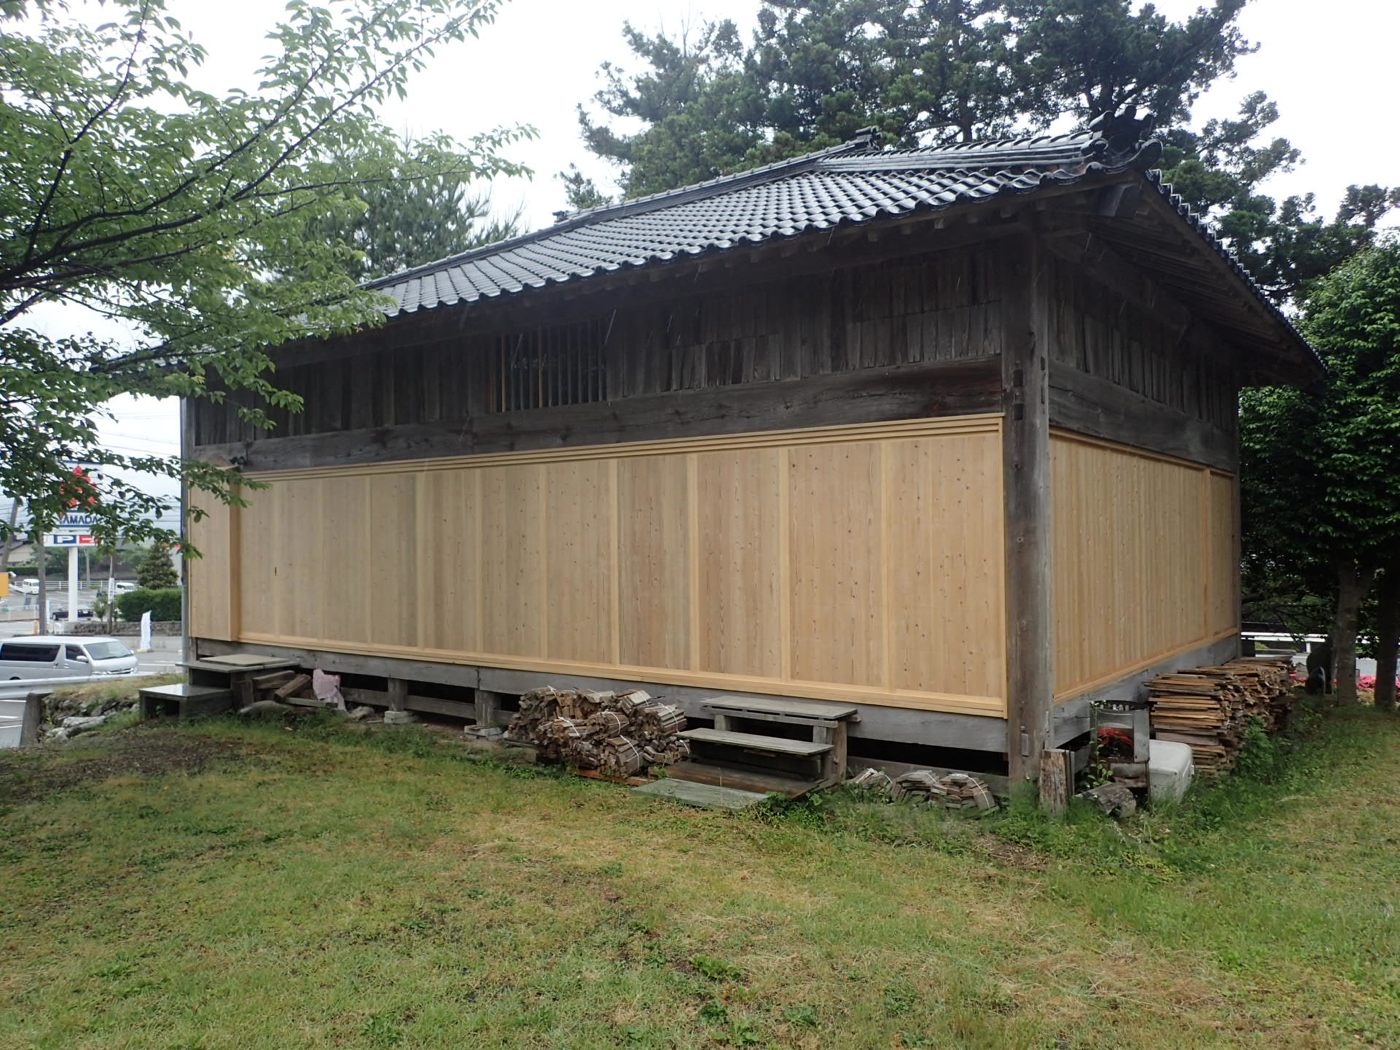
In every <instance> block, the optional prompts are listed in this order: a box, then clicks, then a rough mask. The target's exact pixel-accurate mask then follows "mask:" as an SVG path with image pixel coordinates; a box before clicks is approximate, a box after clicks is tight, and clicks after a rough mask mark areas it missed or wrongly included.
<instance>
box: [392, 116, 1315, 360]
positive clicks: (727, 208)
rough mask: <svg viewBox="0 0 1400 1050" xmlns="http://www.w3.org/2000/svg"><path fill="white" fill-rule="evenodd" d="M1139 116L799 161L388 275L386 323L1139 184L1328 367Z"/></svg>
mask: <svg viewBox="0 0 1400 1050" xmlns="http://www.w3.org/2000/svg"><path fill="white" fill-rule="evenodd" d="M1149 127H1150V124H1149V122H1147V121H1138V120H1136V119H1134V115H1133V113H1131V112H1128V113H1126V114H1122V115H1119V116H1115V117H1111V118H1110V117H1105V118H1100V119H1099V120H1097V121H1095V122H1094V123H1093V124H1091V125H1090V126H1089V128H1088V129H1085V130H1083V131H1077V132H1073V133H1069V134H1060V135H1040V136H1032V137H1023V138H1016V139H1004V140H995V141H983V142H974V143H966V144H958V145H951V146H940V147H926V148H917V149H905V150H878V149H873V148H871V145H870V141H869V139H868V138H858V139H855V140H853V141H851V142H848V143H844V144H842V145H839V146H834V147H832V148H830V149H824V150H820V151H817V152H815V153H809V154H806V155H804V156H801V157H796V158H793V159H791V160H786V161H780V162H778V163H775V164H770V165H766V166H764V167H761V168H754V169H752V170H749V171H744V172H739V173H737V174H734V175H727V176H723V177H721V178H717V179H712V180H710V181H708V182H704V183H699V184H696V185H692V186H685V187H681V188H680V189H676V190H670V191H667V192H665V193H658V194H654V195H651V196H648V197H642V198H637V199H634V200H630V201H625V202H622V203H620V204H614V205H608V206H605V207H601V208H595V209H591V210H589V211H584V212H580V213H577V214H575V215H572V216H569V217H568V218H567V219H565V220H564V221H562V222H559V223H556V224H555V225H553V226H549V227H546V228H544V229H541V230H538V231H535V232H532V233H528V234H524V235H521V236H518V237H513V238H510V239H508V240H503V241H499V242H496V243H495V244H491V245H487V246H484V247H481V248H477V249H474V250H472V251H469V252H464V253H461V254H460V255H455V256H452V257H450V258H447V259H443V260H440V261H438V262H434V263H429V264H426V265H424V266H419V267H415V268H413V269H410V270H405V271H402V272H400V273H395V274H390V275H388V276H386V277H382V278H379V279H377V280H375V281H371V282H369V283H368V284H367V285H366V287H367V288H370V289H374V290H377V291H380V292H383V293H385V295H386V296H387V297H388V300H389V302H388V305H387V306H386V312H387V313H388V315H389V316H390V317H395V316H399V315H403V314H413V313H416V312H419V311H424V310H433V309H438V308H441V307H450V306H454V305H467V304H471V303H476V302H479V301H482V300H491V299H497V298H503V297H511V296H515V295H520V294H523V293H526V292H530V291H532V290H536V289H542V288H545V287H548V286H551V285H559V284H564V283H567V282H579V281H586V280H588V279H589V278H591V277H595V276H599V275H602V274H607V273H616V272H618V271H625V270H629V269H642V268H646V267H652V266H663V265H667V264H670V263H673V262H675V261H677V260H683V259H694V258H697V257H701V256H705V255H708V254H711V253H715V252H724V251H728V250H731V249H733V248H737V247H741V246H746V245H747V246H751V245H755V244H759V243H763V242H765V241H768V240H773V239H777V238H783V237H794V236H798V235H800V234H803V233H808V232H811V231H816V230H835V229H838V228H841V227H845V226H853V225H858V224H862V223H869V222H874V221H879V220H883V219H890V218H895V217H901V216H902V217H907V216H909V215H912V214H915V213H918V212H921V211H928V212H931V211H937V210H942V209H947V208H950V207H953V206H954V205H966V204H981V203H985V202H991V201H995V200H1001V199H1005V198H1008V197H1018V196H1026V195H1030V194H1034V193H1036V192H1038V191H1043V190H1045V189H1048V188H1051V187H1070V186H1073V185H1074V184H1076V183H1079V182H1081V181H1084V180H1086V179H1089V178H1091V177H1092V178H1104V177H1109V178H1111V177H1113V176H1118V175H1122V174H1124V173H1137V174H1138V176H1139V177H1141V178H1142V179H1143V180H1145V181H1146V182H1147V183H1148V184H1149V185H1150V186H1151V187H1152V188H1153V189H1154V190H1155V191H1156V192H1157V193H1159V194H1161V196H1162V197H1163V198H1164V199H1165V200H1166V201H1167V203H1168V204H1169V205H1170V207H1171V210H1172V211H1174V212H1175V214H1176V215H1177V216H1179V218H1180V220H1181V222H1182V223H1184V224H1185V226H1186V227H1187V228H1188V230H1189V231H1190V233H1191V234H1192V239H1193V240H1194V241H1196V242H1197V243H1199V245H1200V248H1201V250H1202V251H1205V252H1209V253H1212V254H1213V255H1215V256H1218V257H1219V259H1221V260H1223V261H1224V262H1225V264H1226V266H1227V267H1228V269H1229V271H1230V273H1232V274H1233V276H1234V277H1235V278H1236V279H1238V280H1239V281H1240V282H1241V283H1242V285H1243V286H1244V288H1246V289H1247V290H1248V293H1249V295H1250V296H1251V297H1252V298H1253V299H1254V300H1255V302H1256V303H1257V306H1258V308H1259V309H1261V310H1263V311H1265V312H1266V313H1267V315H1268V316H1269V317H1270V319H1271V321H1272V322H1273V323H1274V324H1275V325H1277V326H1278V330H1279V331H1280V334H1281V335H1282V336H1283V337H1284V338H1283V339H1282V340H1281V342H1283V343H1286V342H1293V343H1294V344H1295V348H1296V349H1299V350H1301V351H1302V356H1303V358H1304V359H1305V360H1306V361H1309V362H1312V363H1313V364H1315V365H1316V366H1317V367H1318V368H1319V369H1320V368H1321V362H1320V360H1319V359H1318V358H1317V355H1316V353H1315V352H1314V351H1313V350H1312V348H1311V347H1310V346H1309V345H1308V343H1307V341H1306V340H1305V339H1304V338H1303V337H1302V335H1301V334H1299V333H1298V331H1297V330H1296V329H1295V328H1294V326H1293V324H1292V323H1291V321H1290V320H1289V319H1288V317H1287V316H1286V315H1285V314H1284V313H1283V312H1282V311H1281V310H1279V308H1278V307H1277V306H1275V305H1274V304H1273V302H1272V301H1270V300H1269V298H1268V296H1267V295H1266V294H1265V293H1264V291H1263V290H1262V289H1261V288H1260V286H1259V285H1258V283H1257V282H1256V281H1255V280H1254V279H1253V277H1252V276H1251V275H1250V274H1249V273H1248V271H1247V270H1245V268H1244V267H1243V266H1242V265H1241V264H1240V262H1239V261H1238V260H1237V259H1236V258H1235V257H1234V255H1233V254H1232V253H1231V252H1230V251H1229V250H1228V249H1227V248H1226V247H1225V246H1224V245H1223V244H1222V243H1221V241H1220V239H1219V238H1218V237H1216V236H1215V234H1214V233H1213V232H1212V231H1211V230H1210V228H1209V227H1208V226H1207V225H1206V224H1205V222H1204V221H1203V220H1202V219H1201V218H1200V216H1198V215H1196V214H1195V213H1194V212H1192V211H1191V209H1190V208H1189V207H1188V206H1187V205H1186V204H1185V203H1184V202H1183V201H1182V200H1181V198H1180V197H1179V196H1178V195H1176V194H1174V193H1173V192H1172V189H1171V186H1170V185H1168V184H1166V183H1164V182H1163V181H1162V177H1161V172H1160V171H1157V170H1154V169H1153V167H1152V165H1153V163H1154V162H1155V160H1156V159H1157V157H1158V156H1159V155H1160V151H1161V148H1160V144H1159V143H1157V142H1156V141H1155V140H1152V139H1149V138H1145V137H1144V134H1143V133H1144V131H1145V130H1146V129H1147V128H1149Z"/></svg>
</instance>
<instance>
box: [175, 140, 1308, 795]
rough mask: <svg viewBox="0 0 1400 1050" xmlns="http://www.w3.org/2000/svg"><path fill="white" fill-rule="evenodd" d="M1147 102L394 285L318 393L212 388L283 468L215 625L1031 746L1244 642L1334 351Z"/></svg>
mask: <svg viewBox="0 0 1400 1050" xmlns="http://www.w3.org/2000/svg"><path fill="white" fill-rule="evenodd" d="M1144 130H1146V129H1144V128H1143V127H1142V126H1141V125H1140V124H1139V123H1138V122H1136V121H1134V120H1133V119H1132V117H1131V115H1127V116H1119V117H1115V118H1106V119H1101V120H1099V121H1097V122H1096V123H1095V125H1093V126H1091V127H1090V128H1089V129H1087V130H1085V131H1082V132H1078V133H1074V134H1070V135H1062V136H1047V137H1040V138H1029V139H1018V140H1009V141H996V142H987V143H977V144H972V145H965V146H956V147H949V148H934V149H915V150H900V151H891V150H877V149H873V148H871V146H870V144H869V142H868V141H863V140H858V141H854V142H851V143H848V144H846V145H844V146H841V147H838V148H835V149H830V150H826V151H823V152H819V153H814V154H811V155H808V156H805V157H801V158H798V159H795V160H792V161H787V162H783V163H780V164H776V165H772V166H770V167H766V168H761V169H758V170H755V171H751V172H745V173H742V174H739V175H735V176H730V177H726V178H721V179H717V180H715V181H713V182H709V183H705V184H702V185H699V186H693V187H687V188H684V189H681V190H677V191H674V192H671V193H666V194H661V195H658V196H655V197H650V198H645V199H641V200H636V201H629V202H627V203H624V204H621V205H616V206H612V207H607V208H602V209H597V210H594V211H591V212H585V213H582V214H579V215H576V216H573V217H570V218H568V219H566V220H564V221H562V222H560V223H559V224H557V225H555V226H552V227H550V228H548V229H545V230H542V231H540V232H537V233H533V234H529V235H526V236H522V237H518V238H515V239H513V240H509V241H505V242H502V243H499V244H496V245H493V246H491V247H488V248H484V249H480V250H477V251H473V252H468V253H466V254H464V255H461V256H457V257H455V258H452V259H447V260H444V261H442V262H439V263H435V264H432V265H429V266H424V267H420V268H418V269H416V270H412V271H407V272H404V273H400V274H396V275H393V276H391V277H388V278H385V279H383V280H380V281H378V282H376V285H377V287H378V288H380V289H381V290H382V291H383V292H384V293H385V295H386V303H387V306H386V310H387V312H388V315H389V319H388V321H387V323H386V324H385V325H383V326H382V327H379V328H376V329H374V330H371V331H366V332H363V333H361V334H357V335H355V336H353V337H350V338H345V339H341V340H338V341H335V342H331V343H326V344H323V345H314V346H296V347H291V348H287V349H285V350H283V351H281V352H280V355H279V366H278V372H277V377H276V379H277V381H278V383H279V384H280V385H282V386H284V387H285V388H287V389H290V390H292V391H295V392H296V393H298V394H300V395H301V396H302V398H303V399H304V401H305V408H304V411H302V412H301V413H298V414H291V415H288V414H286V413H282V414H280V415H278V413H275V412H274V413H273V415H274V417H275V422H276V426H275V429H272V430H270V431H263V430H260V429H256V428H252V427H250V426H249V425H248V424H246V423H244V422H242V421H240V419H239V418H238V416H237V415H236V413H235V412H234V411H233V410H232V406H224V405H217V404H211V403H208V402H199V403H194V404H191V405H190V406H188V411H187V413H186V417H187V423H186V434H185V441H186V445H187V454H188V455H191V456H194V457H197V458H205V459H214V460H217V461H223V462H232V463H235V464H239V465H241V466H242V468H243V469H244V470H245V471H246V472H247V473H248V474H249V475H250V476H252V477H256V478H257V479H259V480H261V481H265V482H268V483H269V487H268V488H267V489H265V490H260V491H255V492H251V493H248V494H247V495H248V497H249V499H250V504H249V506H247V507H246V508H244V509H239V510H233V511H230V510H228V509H227V508H224V507H222V506H221V505H216V506H213V507H209V508H207V509H209V510H210V511H211V513H210V515H209V516H208V517H207V518H206V519H204V520H203V521H201V522H200V523H199V524H198V525H196V526H195V527H194V538H195V541H196V543H197V545H198V547H199V548H200V549H201V550H202V552H203V555H204V556H203V559H202V560H200V561H198V562H196V563H195V564H194V565H193V566H192V567H191V570H190V572H189V574H188V575H189V579H190V583H189V588H190V593H189V614H188V617H189V631H190V634H191V636H192V639H191V644H192V646H193V647H194V648H195V649H197V650H198V651H199V652H200V653H201V654H214V653H224V652H228V651H231V650H247V651H254V652H267V653H271V654H278V655H295V656H296V657H297V658H298V659H300V660H302V661H304V662H305V663H307V664H308V665H312V664H314V665H317V666H321V667H325V668H328V669H332V670H337V669H338V670H341V671H343V672H346V673H351V674H364V675H374V676H380V677H383V678H387V679H396V680H406V681H408V682H410V683H415V684H414V685H413V686H412V688H413V689H418V690H422V691H425V692H431V691H432V690H431V689H430V688H429V687H431V686H438V687H454V686H455V687H458V688H460V689H462V690H481V691H483V692H494V693H499V694H512V693H517V694H518V693H519V692H521V691H523V690H526V689H529V688H532V687H534V686H536V685H540V684H545V683H561V682H567V683H584V684H594V683H596V684H598V685H600V686H603V685H604V684H605V683H608V682H617V681H623V682H628V683H641V684H645V685H647V687H648V688H651V689H652V691H653V692H661V693H665V694H667V695H668V697H670V698H672V699H674V700H675V701H677V702H681V703H685V704H688V705H691V706H692V707H693V705H694V704H695V703H696V702H697V701H699V700H700V699H702V698H704V697H706V696H710V695H713V694H715V693H717V692H721V693H731V694H732V693H748V694H759V695H764V696H772V697H784V698H814V699H828V700H841V701H847V702H851V703H855V704H857V705H858V706H859V708H860V713H861V719H862V720H861V722H860V723H859V725H858V726H856V728H855V730H854V732H855V734H856V736H855V739H854V740H853V742H852V749H853V751H856V752H859V751H860V750H861V748H862V746H870V747H874V748H878V747H888V746H890V745H900V746H902V745H909V746H929V747H943V748H955V749H959V750H962V751H981V752H988V753H990V754H991V755H993V756H996V755H1004V756H1006V759H1007V762H1008V764H1009V766H1010V767H1011V771H1012V772H1013V774H1016V775H1019V774H1021V773H1023V772H1025V773H1028V774H1032V773H1033V769H1032V767H1033V766H1034V762H1029V763H1027V762H1026V761H1025V760H1026V759H1027V758H1029V757H1030V756H1038V754H1039V752H1040V750H1041V748H1042V747H1043V746H1053V745H1057V744H1059V743H1061V742H1063V741H1066V740H1068V739H1070V738H1072V737H1074V736H1076V735H1077V734H1080V733H1082V732H1084V731H1085V729H1086V728H1087V715H1086V710H1087V704H1088V702H1089V701H1090V700H1091V699H1093V698H1095V697H1101V696H1104V695H1110V694H1115V693H1122V692H1124V691H1131V690H1132V689H1134V688H1135V687H1136V685H1137V683H1138V682H1140V681H1141V680H1142V679H1143V678H1144V677H1145V676H1146V675H1148V674H1150V673H1154V672H1156V671H1158V670H1162V669H1171V668H1176V667H1181V666H1187V665H1192V664H1199V663H1202V662H1206V661H1216V660H1220V659H1223V658H1226V657H1229V656H1231V655H1234V654H1235V653H1236V652H1237V646H1238V604H1239V603H1238V594H1237V592H1238V573H1237V566H1238V563H1239V554H1238V543H1239V538H1238V518H1239V511H1238V485H1237V481H1236V471H1237V465H1238V452H1237V439H1236V412H1237V403H1238V394H1239V390H1240V388H1241V386H1243V385H1247V384H1252V383H1276V382H1305V381H1308V380H1309V379H1311V378H1312V377H1315V376H1316V375H1317V374H1319V371H1320V365H1319V364H1318V362H1317V359H1316V358H1315V356H1314V355H1313V353H1312V352H1311V350H1310V348H1309V347H1308V346H1307V345H1306V343H1305V342H1304V341H1303V340H1302V339H1301V338H1300V337H1299V335H1298V334H1297V333H1296V332H1295V331H1294V330H1293V329H1292V328H1291V327H1290V325H1289V324H1288V322H1287V320H1286V319H1285V318H1284V317H1283V316H1282V315H1281V314H1280V313H1279V312H1278V311H1277V310H1276V309H1274V308H1273V307H1272V306H1271V305H1270V304H1269V303H1268V302H1267V301H1266V299H1265V298H1264V297H1263V296H1262V295H1261V293H1260V292H1259V290H1258V289H1257V287H1256V286H1255V285H1254V284H1253V283H1252V281H1251V280H1250V278H1249V277H1248V275H1247V274H1246V273H1245V272H1244V271H1243V270H1242V269H1241V268H1240V266H1239V265H1238V264H1237V263H1236V262H1235V261H1234V260H1233V259H1232V258H1231V257H1230V256H1229V255H1228V254H1227V253H1226V252H1224V251H1223V250H1222V248H1221V246H1220V245H1219V243H1218V242H1217V241H1216V240H1215V239H1214V238H1213V237H1212V236H1211V235H1210V233H1209V232H1208V231H1207V230H1206V229H1205V228H1204V227H1203V226H1202V225H1201V223H1200V222H1199V220H1198V219H1196V218H1195V217H1194V216H1193V215H1191V214H1190V213H1189V212H1188V211H1187V210H1186V209H1185V208H1184V207H1183V206H1182V205H1181V204H1180V203H1179V201H1178V200H1177V199H1175V198H1174V197H1173V196H1172V194H1171V191H1170V188H1169V187H1167V186H1164V185H1162V183H1161V182H1160V178H1159V175H1158V173H1157V172H1155V171H1153V170H1151V163H1152V161H1153V159H1154V158H1155V155H1156V152H1157V150H1156V146H1155V144H1154V143H1152V142H1150V141H1148V142H1145V143H1144V142H1143V141H1142V139H1143V132H1144ZM437 692H438V694H439V695H444V694H443V690H442V689H441V688H439V689H438V690H437ZM460 695H468V694H466V693H463V694H460ZM877 741H878V742H881V743H879V744H876V743H875V742H877Z"/></svg>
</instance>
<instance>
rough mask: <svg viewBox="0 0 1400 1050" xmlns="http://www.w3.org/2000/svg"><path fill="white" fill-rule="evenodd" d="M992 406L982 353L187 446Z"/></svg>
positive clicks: (652, 429)
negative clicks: (958, 358) (591, 401)
mask: <svg viewBox="0 0 1400 1050" xmlns="http://www.w3.org/2000/svg"><path fill="white" fill-rule="evenodd" d="M1000 405H1001V377H1000V369H999V365H998V361H997V358H996V357H994V356H985V357H977V358H970V359H967V360H963V361H933V362H924V363H921V364H914V365H900V366H897V367H893V368H881V369H865V370H862V371H858V372H849V373H840V374H833V375H822V376H812V377H810V378H808V379H801V380H779V381H776V382H769V383H744V384H738V385H735V386H727V387H712V388H709V389H704V390H686V391H678V392H675V393H669V394H655V395H650V396H646V397H635V398H627V399H625V400H621V401H608V402H598V403H594V404H585V405H564V406H559V407H555V408H540V409H529V410H525V411H520V412H500V413H492V414H487V415H480V416H475V417H472V418H470V419H459V420H453V421H447V422H439V423H418V424H408V425H404V426H397V427H378V428H365V429H359V430H344V431H337V432H333V433H325V434H308V435H303V436H299V437H281V438H265V439H263V440H260V441H251V442H237V443H228V444H222V445H201V446H198V447H197V448H196V449H195V452H194V454H195V456H196V458H199V459H204V460H210V461H214V462H220V461H222V462H230V463H239V464H240V465H242V466H243V467H244V469H246V470H250V471H258V470H286V469H296V468H301V467H313V466H317V467H321V466H344V465H350V464H357V463H376V462H385V461H391V460H412V459H431V458H434V457H438V456H462V455H474V454H478V453H487V452H518V451H523V450H527V449H545V448H567V447H573V446H581V445H610V444H617V443H620V442H626V441H641V440H647V441H652V440H657V439H664V438H695V437H711V436H715V435H719V434H743V433H753V432H759V431H765V430H788V429H796V428H803V427H819V426H838V425H841V424H845V423H879V422H890V421H893V420H900V419H922V418H927V417H933V416H959V415H971V414H974V413H978V412H989V411H996V410H997V409H998V408H999V407H1000Z"/></svg>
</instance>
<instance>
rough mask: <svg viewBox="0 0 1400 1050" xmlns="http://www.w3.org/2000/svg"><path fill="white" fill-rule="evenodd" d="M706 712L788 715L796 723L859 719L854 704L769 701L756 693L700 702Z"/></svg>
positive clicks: (741, 716)
mask: <svg viewBox="0 0 1400 1050" xmlns="http://www.w3.org/2000/svg"><path fill="white" fill-rule="evenodd" d="M700 706H701V707H703V708H704V709H705V710H707V711H722V712H724V713H726V714H732V715H734V716H736V717H738V718H743V717H744V714H745V713H746V712H748V713H752V714H757V715H768V716H779V717H787V718H791V719H793V720H794V721H798V722H817V721H828V722H839V721H841V720H843V719H850V720H851V721H858V720H859V718H858V714H859V709H858V708H857V707H856V706H855V705H854V704H833V703H827V702H823V701H821V700H768V699H764V698H763V697H757V696H716V697H711V698H710V699H709V700H705V701H703V702H702V703H701V705H700Z"/></svg>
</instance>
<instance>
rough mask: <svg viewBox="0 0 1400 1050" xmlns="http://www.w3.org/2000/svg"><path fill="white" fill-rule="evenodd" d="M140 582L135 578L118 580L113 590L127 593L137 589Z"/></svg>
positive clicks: (113, 585)
mask: <svg viewBox="0 0 1400 1050" xmlns="http://www.w3.org/2000/svg"><path fill="white" fill-rule="evenodd" d="M137 586H138V584H137V583H136V581H135V580H117V581H116V582H115V583H113V584H112V588H113V590H115V591H116V592H117V593H118V594H126V593H127V592H128V591H134V590H136V588H137Z"/></svg>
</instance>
